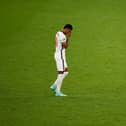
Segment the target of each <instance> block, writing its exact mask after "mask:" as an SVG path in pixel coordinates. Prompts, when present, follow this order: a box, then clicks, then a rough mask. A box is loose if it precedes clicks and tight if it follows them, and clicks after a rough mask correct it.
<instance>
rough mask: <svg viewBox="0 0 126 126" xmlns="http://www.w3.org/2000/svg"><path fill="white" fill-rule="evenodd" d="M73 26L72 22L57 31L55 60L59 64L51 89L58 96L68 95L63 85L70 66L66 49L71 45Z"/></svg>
mask: <svg viewBox="0 0 126 126" xmlns="http://www.w3.org/2000/svg"><path fill="white" fill-rule="evenodd" d="M72 30H73V27H72V25H71V24H66V25H65V26H64V28H63V30H62V31H58V32H57V33H56V40H55V41H56V51H55V56H54V57H55V61H56V66H57V71H58V75H57V79H56V81H55V82H54V84H53V85H51V87H50V88H51V89H52V90H53V91H54V92H55V93H56V94H55V95H56V96H67V95H65V94H63V93H62V92H61V86H62V82H63V80H64V78H65V77H66V76H67V75H68V66H67V62H66V54H65V51H66V49H67V47H68V45H69V38H70V36H71V32H72Z"/></svg>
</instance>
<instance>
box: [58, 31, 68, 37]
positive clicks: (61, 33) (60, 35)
mask: <svg viewBox="0 0 126 126" xmlns="http://www.w3.org/2000/svg"><path fill="white" fill-rule="evenodd" d="M56 36H57V37H62V38H66V36H65V34H64V33H63V32H62V31H58V32H57V33H56Z"/></svg>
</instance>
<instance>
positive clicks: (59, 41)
mask: <svg viewBox="0 0 126 126" xmlns="http://www.w3.org/2000/svg"><path fill="white" fill-rule="evenodd" d="M66 41H67V38H66V36H65V34H64V33H63V32H62V31H59V32H57V33H56V52H55V53H60V52H61V51H62V50H65V49H64V48H62V43H64V42H66Z"/></svg>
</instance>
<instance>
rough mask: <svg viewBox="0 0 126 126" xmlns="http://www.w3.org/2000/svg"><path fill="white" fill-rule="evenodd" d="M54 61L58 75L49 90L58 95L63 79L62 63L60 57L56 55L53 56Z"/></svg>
mask: <svg viewBox="0 0 126 126" xmlns="http://www.w3.org/2000/svg"><path fill="white" fill-rule="evenodd" d="M55 61H56V66H57V71H58V75H57V79H56V81H55V82H54V84H53V85H52V86H51V87H50V88H51V89H52V90H53V91H55V92H57V93H58V94H60V92H61V91H60V89H61V85H62V82H63V79H64V62H63V60H62V59H61V56H58V55H55Z"/></svg>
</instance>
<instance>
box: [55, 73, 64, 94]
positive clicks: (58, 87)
mask: <svg viewBox="0 0 126 126" xmlns="http://www.w3.org/2000/svg"><path fill="white" fill-rule="evenodd" d="M63 79H64V74H58V77H57V79H56V81H55V85H56V86H57V89H56V91H57V92H60V89H61V85H62V82H63Z"/></svg>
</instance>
